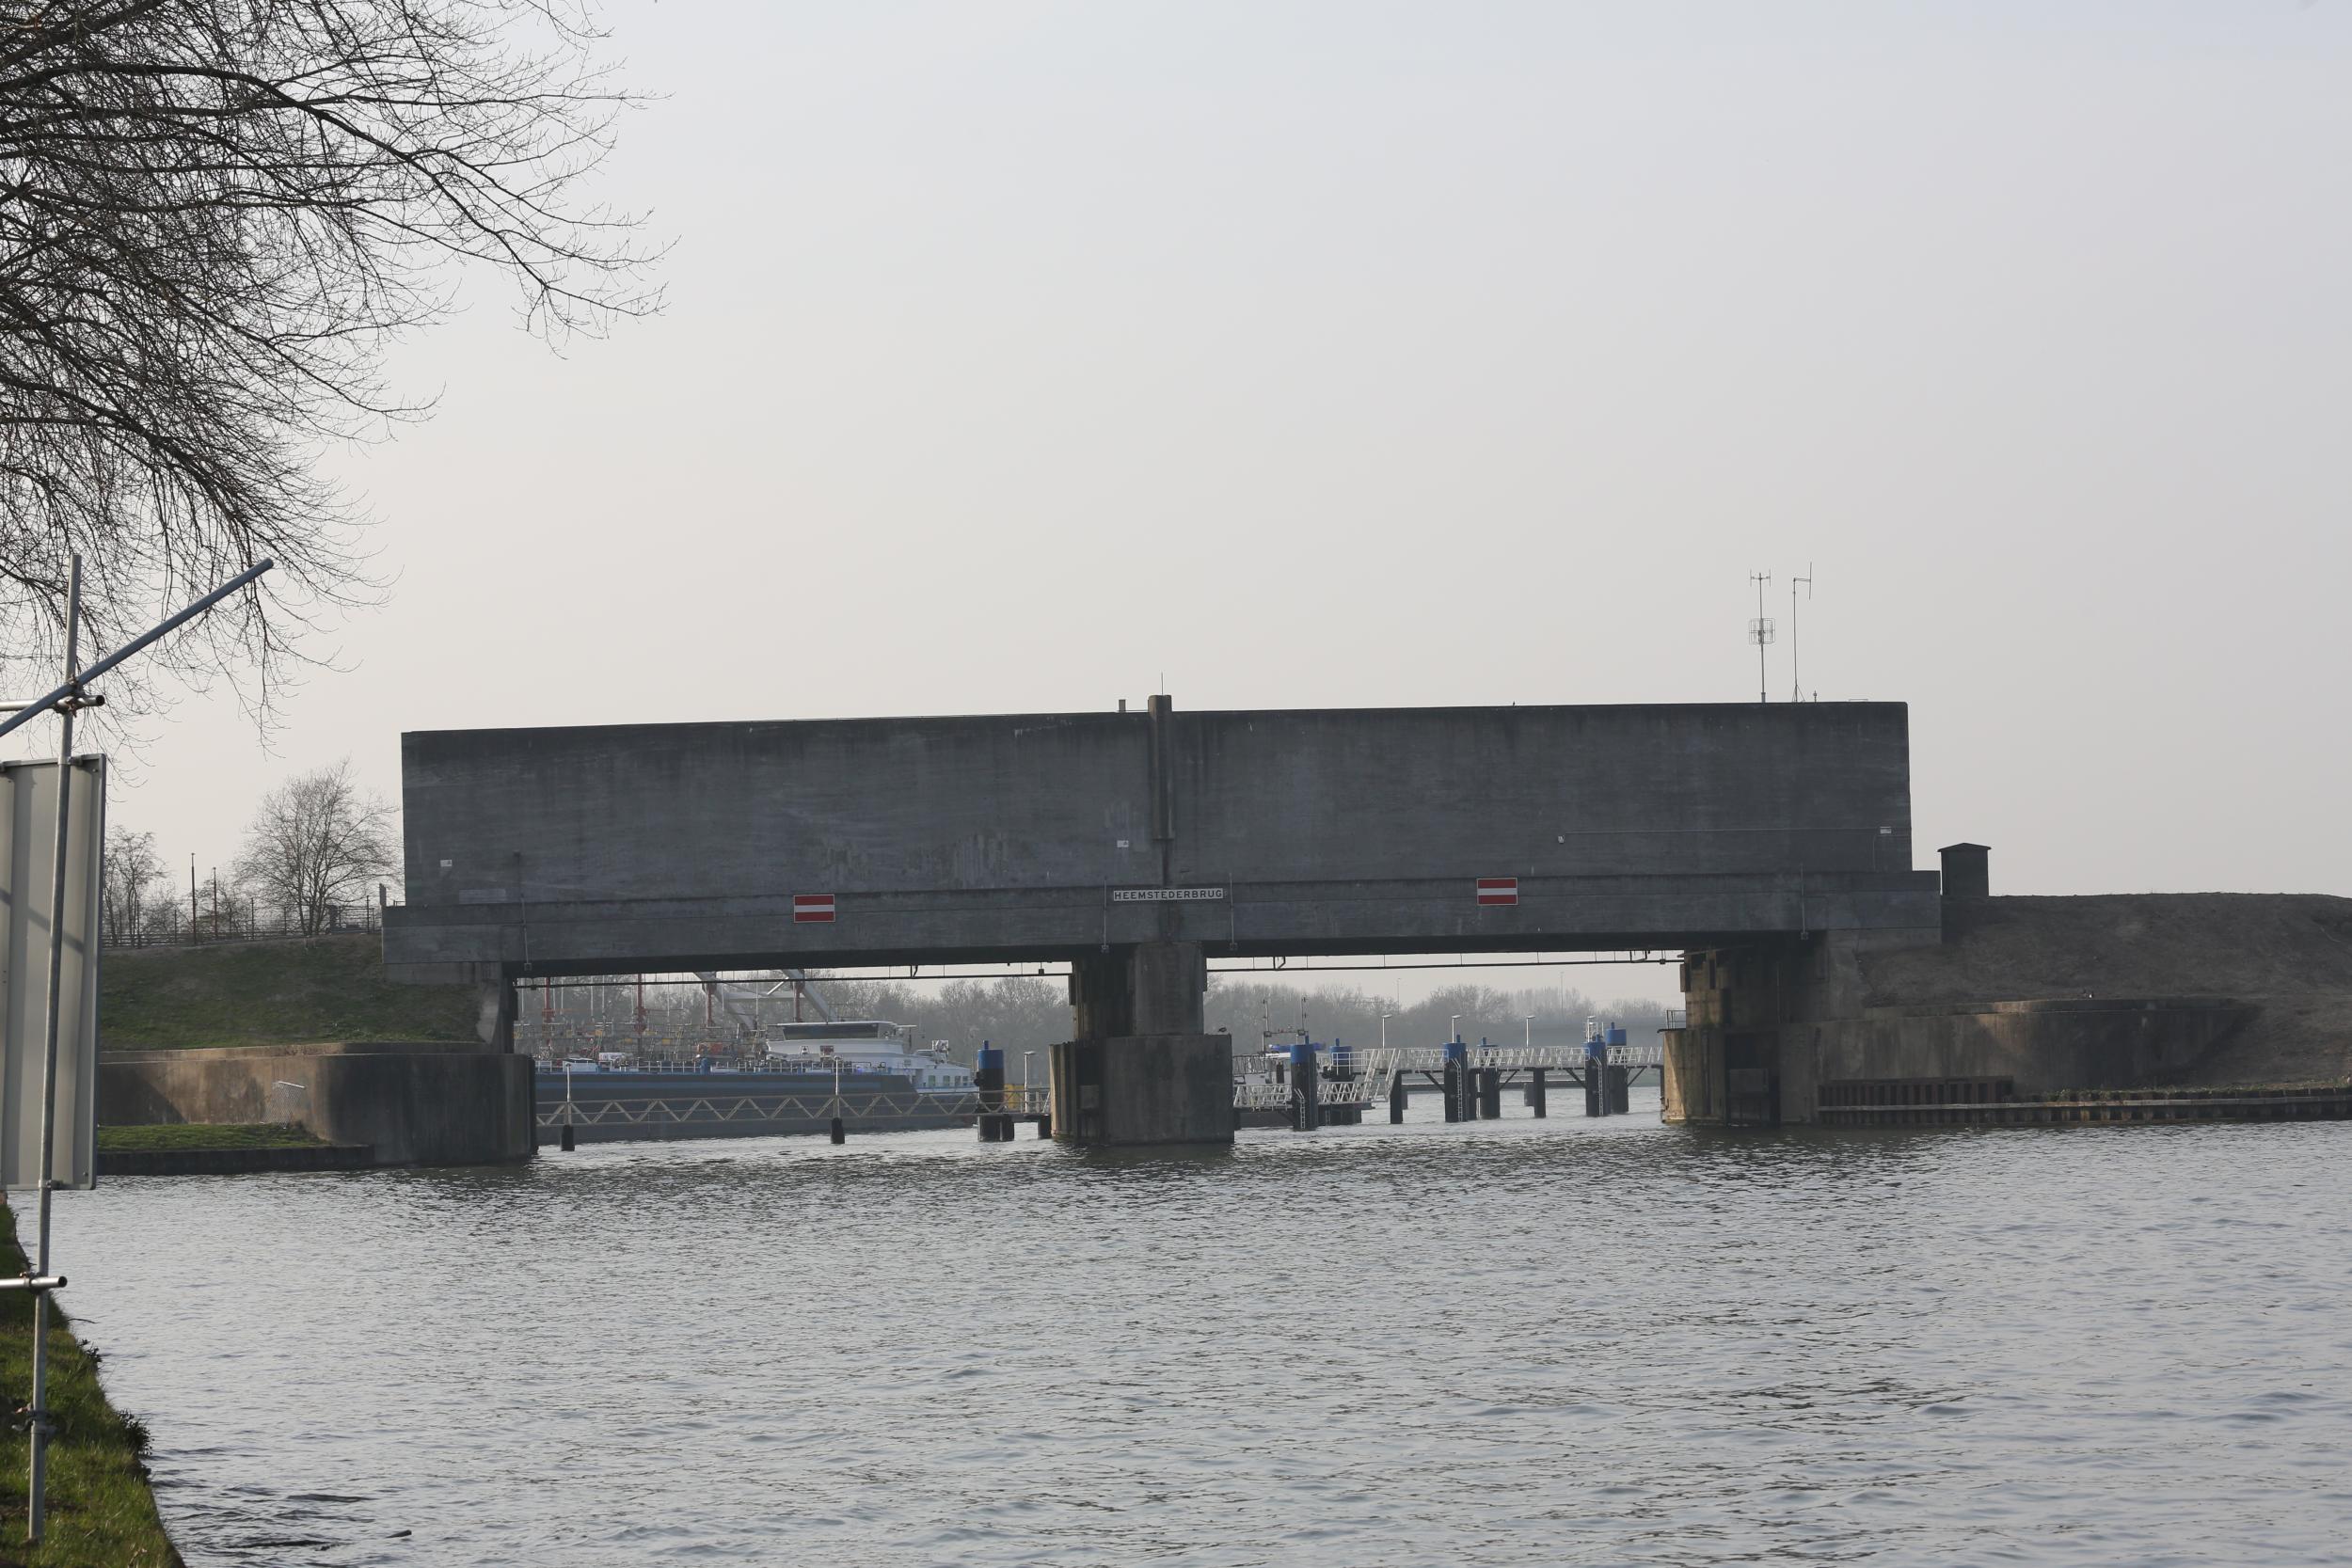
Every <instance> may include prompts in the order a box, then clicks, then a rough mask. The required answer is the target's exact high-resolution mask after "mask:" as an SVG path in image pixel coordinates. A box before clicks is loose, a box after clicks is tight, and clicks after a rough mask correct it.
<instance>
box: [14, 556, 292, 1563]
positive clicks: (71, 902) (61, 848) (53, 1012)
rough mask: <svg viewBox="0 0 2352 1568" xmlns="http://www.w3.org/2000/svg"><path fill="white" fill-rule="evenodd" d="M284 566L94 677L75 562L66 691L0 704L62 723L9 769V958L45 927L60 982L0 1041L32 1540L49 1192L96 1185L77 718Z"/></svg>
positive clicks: (93, 991) (18, 1010)
mask: <svg viewBox="0 0 2352 1568" xmlns="http://www.w3.org/2000/svg"><path fill="white" fill-rule="evenodd" d="M275 564H276V562H270V561H263V562H261V563H260V564H259V565H257V566H254V567H253V568H252V569H251V570H249V571H246V572H244V573H241V574H239V575H238V576H237V577H235V578H231V579H230V581H228V582H227V583H224V584H223V585H222V586H220V587H219V588H216V589H215V590H214V591H213V592H212V593H210V594H206V595H204V597H202V598H200V599H199V600H197V601H196V603H194V604H192V605H190V606H189V607H188V608H187V609H185V610H182V611H181V612H180V613H179V614H177V615H174V616H172V617H171V618H170V619H169V620H167V621H166V622H164V623H163V625H161V626H157V627H155V628H154V629H153V630H151V631H150V632H148V633H147V634H146V635H145V636H143V637H139V638H135V639H134V640H133V641H129V642H126V643H124V644H123V645H122V646H121V647H119V648H117V649H116V650H115V651H114V652H113V653H110V654H108V655H106V656H105V657H103V658H100V659H98V660H97V661H95V662H94V663H92V664H91V665H90V666H89V667H88V668H87V669H82V668H80V656H81V635H82V558H81V557H80V556H78V555H76V556H75V557H74V558H73V568H72V578H70V579H69V582H68V585H67V591H66V622H65V683H64V684H63V685H61V686H59V687H58V688H57V689H56V690H54V691H51V692H49V693H47V694H46V695H45V696H41V697H37V698H35V699H34V700H33V701H31V702H28V703H9V704H0V711H5V712H8V715H9V716H8V718H6V719H0V736H5V735H7V734H8V732H9V731H10V730H13V729H15V728H16V727H17V726H18V725H20V724H24V723H26V722H28V721H31V720H33V719H35V718H37V717H39V716H40V715H41V714H43V713H51V712H54V713H56V715H57V720H58V731H59V733H58V737H57V761H56V767H55V769H54V771H52V770H51V769H50V768H49V765H47V764H23V765H18V766H16V767H13V768H8V769H7V770H6V774H7V777H8V784H9V786H10V787H9V788H8V803H7V809H6V811H5V813H0V885H4V886H5V891H6V892H7V894H8V897H7V899H6V901H5V903H0V954H5V955H6V956H7V957H8V958H10V959H17V958H21V956H23V955H24V954H25V953H26V952H27V951H28V950H29V949H30V946H31V942H32V932H33V931H34V930H35V929H36V928H38V927H43V926H45V927H47V942H48V948H49V954H48V957H49V963H48V985H47V987H46V990H45V992H44V995H43V1002H42V1007H41V1011H40V1027H39V1028H38V1029H36V1028H35V1027H34V1015H33V1012H32V1008H31V1006H30V1005H29V999H28V998H26V997H25V996H24V991H23V988H22V986H21V985H16V984H9V983H6V982H0V1093H5V1097H6V1100H7V1104H6V1106H5V1114H0V1170H4V1171H5V1174H6V1177H7V1185H8V1189H9V1190H10V1191H33V1192H37V1193H39V1194H40V1198H39V1208H38V1215H39V1218H38V1220H37V1221H36V1227H35V1231H34V1238H35V1239H34V1246H33V1251H32V1254H31V1255H30V1257H29V1258H28V1259H27V1260H26V1267H25V1271H24V1275H23V1277H21V1278H17V1279H0V1290H10V1291H31V1292H32V1296H33V1387H32V1398H31V1400H30V1401H29V1402H27V1404H26V1407H25V1411H24V1414H25V1417H26V1419H27V1430H28V1435H29V1443H28V1447H29V1449H30V1451H31V1459H30V1462H29V1465H28V1471H27V1477H26V1484H27V1491H26V1500H25V1528H24V1538H25V1540H26V1541H28V1542H38V1541H39V1540H40V1537H41V1528H42V1526H43V1525H44V1524H45V1523H46V1513H47V1509H46V1502H47V1499H46V1497H44V1495H43V1490H44V1489H43V1485H42V1482H43V1481H44V1479H45V1477H46V1474H47V1469H48V1459H49V1410H48V1397H49V1296H50V1293H51V1292H52V1291H58V1290H62V1289H63V1288H64V1286H65V1277H64V1276H63V1275H56V1274H52V1273H51V1272H50V1256H49V1212H50V1195H51V1194H52V1193H54V1192H56V1190H57V1189H58V1188H60V1187H64V1188H87V1187H90V1186H93V1185H95V1184H96V1181H97V1152H96V1144H97V1121H98V947H99V931H100V909H101V904H102V902H103V885H104V882H103V879H104V855H105V811H106V797H105V777H106V774H105V761H104V759H103V758H101V757H87V758H83V759H82V760H81V761H79V762H78V763H77V762H76V760H75V759H74V755H73V719H74V715H76V714H77V713H79V712H81V710H82V709H84V708H86V707H97V706H99V705H102V704H103V702H104V701H105V699H104V698H103V697H100V696H95V695H93V694H91V693H90V692H89V691H88V690H87V689H86V688H87V683H89V682H90V681H92V680H95V679H97V678H98V677H99V676H100V675H103V674H104V673H106V672H108V671H109V670H112V669H113V668H114V667H115V666H116V665H118V664H120V663H121V662H122V661H123V660H124V659H127V658H129V657H132V656H133V655H134V654H136V653H139V652H142V651H143V650H145V649H146V648H148V647H150V646H151V645H152V644H153V643H154V642H155V641H158V640H159V639H161V638H164V637H167V636H168V635H170V634H171V633H172V632H174V631H177V630H178V629H179V628H180V627H181V626H185V625H186V624H187V623H188V622H190V621H192V620H194V619H195V618H196V617H197V616H199V615H201V614H202V613H204V611H206V610H210V609H212V608H213V606H215V605H216V604H218V603H220V601H221V600H223V599H225V598H227V597H228V596H229V595H230V594H233V593H235V592H237V591H238V590H239V589H241V588H243V587H245V586H246V584H247V583H250V582H252V581H253V580H254V579H255V578H259V577H260V576H261V575H262V573H264V572H266V571H268V570H270V569H271V567H272V566H274V565H275ZM77 772H78V773H80V774H82V775H83V777H84V779H85V782H86V784H87V790H85V791H83V792H81V793H82V794H83V795H84V796H86V799H83V800H80V801H79V803H78V804H77V800H76V797H77V792H76V791H75V789H74V787H73V784H74V778H75V775H76V773H77ZM44 785H46V787H44ZM50 789H54V790H55V792H56V822H55V832H54V835H53V838H52V847H51V855H50V859H49V862H48V863H47V864H46V865H45V866H42V865H40V864H39V863H37V862H36V861H35V859H34V856H33V852H32V851H33V845H32V844H31V843H29V842H28V840H29V839H30V838H31V837H32V836H33V835H34V832H36V823H35V820H34V816H35V811H34V808H35V807H36V805H39V804H46V803H47V801H46V800H45V799H44V797H45V796H46V795H47V793H48V791H49V790H50ZM41 870H46V871H47V872H48V873H49V879H48V886H47V888H46V889H45V890H44V889H42V888H41V887H40V876H39V873H40V871H41ZM44 896H45V898H46V902H45V903H44V902H43V898H44ZM69 958H71V959H72V964H71V970H70V973H71V978H72V989H71V990H68V988H67V981H68V978H69V963H68V959H69ZM29 967H30V966H29V965H26V964H24V963H22V962H9V963H7V964H6V965H5V973H6V974H9V975H22V974H24V972H25V970H26V969H27V968H29ZM68 1019H71V1021H72V1031H71V1041H70V1043H71V1046H72V1053H71V1055H70V1056H67V1057H66V1058H64V1060H63V1064H62V1065H63V1066H64V1068H65V1069H66V1072H65V1074H64V1075H63V1076H64V1078H65V1080H66V1081H65V1082H64V1083H62V1084H61V1083H60V1077H61V1075H60V1073H59V1070H58V1069H59V1067H60V1057H59V1053H58V1037H59V1035H60V1033H61V1032H63V1031H62V1030H61V1025H62V1024H64V1023H65V1022H66V1021H67V1020H68ZM36 1035H38V1036H39V1037H40V1056H39V1058H38V1060H39V1061H40V1076H39V1079H38V1083H39V1084H40V1093H39V1098H38V1101H36V1102H35V1103H37V1105H38V1107H39V1115H38V1117H35V1115H34V1104H28V1103H26V1102H25V1098H24V1096H22V1095H20V1094H19V1093H18V1090H19V1087H20V1086H25V1087H29V1086H30V1083H31V1082H33V1081H34V1080H33V1073H32V1063H33V1061H34V1060H35V1059H36V1058H35V1057H34V1055H33V1051H34V1045H33V1041H34V1037H36ZM60 1098H63V1099H65V1100H66V1101H68V1102H69V1104H70V1105H71V1106H72V1123H73V1125H72V1130H71V1132H70V1133H69V1135H68V1137H67V1138H66V1140H65V1142H64V1145H63V1147H62V1148H61V1147H60V1146H59V1142H58V1138H57V1104H58V1101H59V1100H60Z"/></svg>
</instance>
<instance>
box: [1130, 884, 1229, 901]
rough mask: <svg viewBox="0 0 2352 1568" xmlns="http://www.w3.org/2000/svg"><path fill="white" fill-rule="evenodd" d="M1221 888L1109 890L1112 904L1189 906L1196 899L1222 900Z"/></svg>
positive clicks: (1131, 888) (1222, 892)
mask: <svg viewBox="0 0 2352 1568" xmlns="http://www.w3.org/2000/svg"><path fill="white" fill-rule="evenodd" d="M1224 896H1225V890H1224V889H1223V888H1221V887H1117V888H1113V889H1111V902H1112V903H1114V904H1189V903H1192V902H1194V901H1195V900H1197V899H1207V898H1222V897H1224Z"/></svg>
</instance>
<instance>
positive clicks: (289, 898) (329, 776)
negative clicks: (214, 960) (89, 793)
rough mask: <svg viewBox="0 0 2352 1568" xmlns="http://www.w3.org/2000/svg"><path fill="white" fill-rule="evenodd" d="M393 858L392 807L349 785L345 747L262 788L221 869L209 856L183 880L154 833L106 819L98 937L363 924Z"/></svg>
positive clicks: (395, 866) (285, 931)
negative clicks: (337, 755) (208, 862)
mask: <svg viewBox="0 0 2352 1568" xmlns="http://www.w3.org/2000/svg"><path fill="white" fill-rule="evenodd" d="M399 864H400V835H399V832H398V829H397V827H396V825H395V819H394V815H393V812H392V808H391V806H390V805H389V803H388V802H387V801H386V800H384V799H383V797H381V796H379V795H377V794H375V793H374V792H373V791H372V790H366V789H362V788H360V787H359V785H358V784H357V783H356V782H355V781H354V780H353V778H352V772H351V759H350V758H348V757H346V758H344V759H343V760H342V762H339V763H336V764H334V765H333V766H332V767H328V768H317V769H314V770H313V771H311V772H308V773H300V774H296V775H295V776H294V777H293V778H291V779H288V780H287V781H286V782H285V783H283V784H279V785H278V787H277V788H275V789H273V790H271V791H269V793H267V794H266V795H264V796H262V799H261V801H260V803H259V804H257V805H256V806H255V807H254V811H253V816H252V819H251V820H250V821H249V822H248V823H247V824H246V831H245V837H244V839H243V841H242V843H241V845H240V847H239V848H238V851H237V855H236V858H235V859H234V860H233V861H231V862H230V865H229V867H228V872H227V875H226V876H224V875H222V873H221V871H220V870H219V868H217V867H214V868H208V869H207V870H206V871H205V873H204V874H203V875H202V876H201V877H196V876H195V874H194V872H193V871H191V872H190V874H189V875H190V878H191V880H189V881H183V880H182V879H180V877H179V876H178V875H177V873H178V871H179V869H180V867H179V866H178V865H177V864H175V863H172V862H171V861H169V860H167V858H166V856H165V855H164V853H163V852H162V850H161V849H160V848H159V847H157V845H156V843H155V835H154V834H153V833H147V832H132V831H130V830H129V829H128V828H127V827H119V826H116V825H113V824H111V823H110V824H109V825H108V827H107V829H106V877H105V884H104V886H105V907H104V910H103V919H104V923H105V924H104V931H105V940H106V942H108V943H109V944H111V945H114V946H124V947H127V946H134V945H137V944H141V943H155V942H190V941H194V942H203V941H213V940H225V939H227V938H230V937H246V936H253V935H262V934H266V935H285V936H316V935H318V934H320V933H321V932H324V931H330V930H335V929H338V928H340V927H348V926H361V925H367V924H370V923H371V922H372V921H373V912H372V911H373V907H374V905H375V903H376V901H377V898H378V893H377V888H378V887H379V885H389V884H392V883H393V882H394V881H395V880H396V879H397V877H398V873H399Z"/></svg>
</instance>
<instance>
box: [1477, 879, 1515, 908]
mask: <svg viewBox="0 0 2352 1568" xmlns="http://www.w3.org/2000/svg"><path fill="white" fill-rule="evenodd" d="M1478 901H1479V902H1480V903H1481V904H1516V903H1518V901H1519V879H1518V878H1517V877H1481V878H1479V879H1478Z"/></svg>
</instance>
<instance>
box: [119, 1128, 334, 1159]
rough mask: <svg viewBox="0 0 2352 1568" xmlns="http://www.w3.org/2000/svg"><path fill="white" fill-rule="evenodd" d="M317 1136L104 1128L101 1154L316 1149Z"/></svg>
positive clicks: (290, 1131) (294, 1131)
mask: <svg viewBox="0 0 2352 1568" xmlns="http://www.w3.org/2000/svg"><path fill="white" fill-rule="evenodd" d="M321 1147H323V1146H322V1144H321V1142H320V1139H319V1138H318V1136H317V1135H316V1134H315V1133H313V1132H311V1131H310V1129H309V1128H307V1127H296V1126H294V1125H293V1124H292V1123H290V1122H282V1121H269V1122H257V1123H250V1124H247V1123H239V1122H202V1121H171V1122H158V1123H156V1124H153V1125H151V1126H147V1127H102V1128H100V1129H99V1130H98V1151H99V1152H100V1153H102V1154H130V1153H147V1152H151V1151H162V1152H169V1153H178V1152H182V1151H184V1150H187V1149H194V1148H321Z"/></svg>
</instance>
